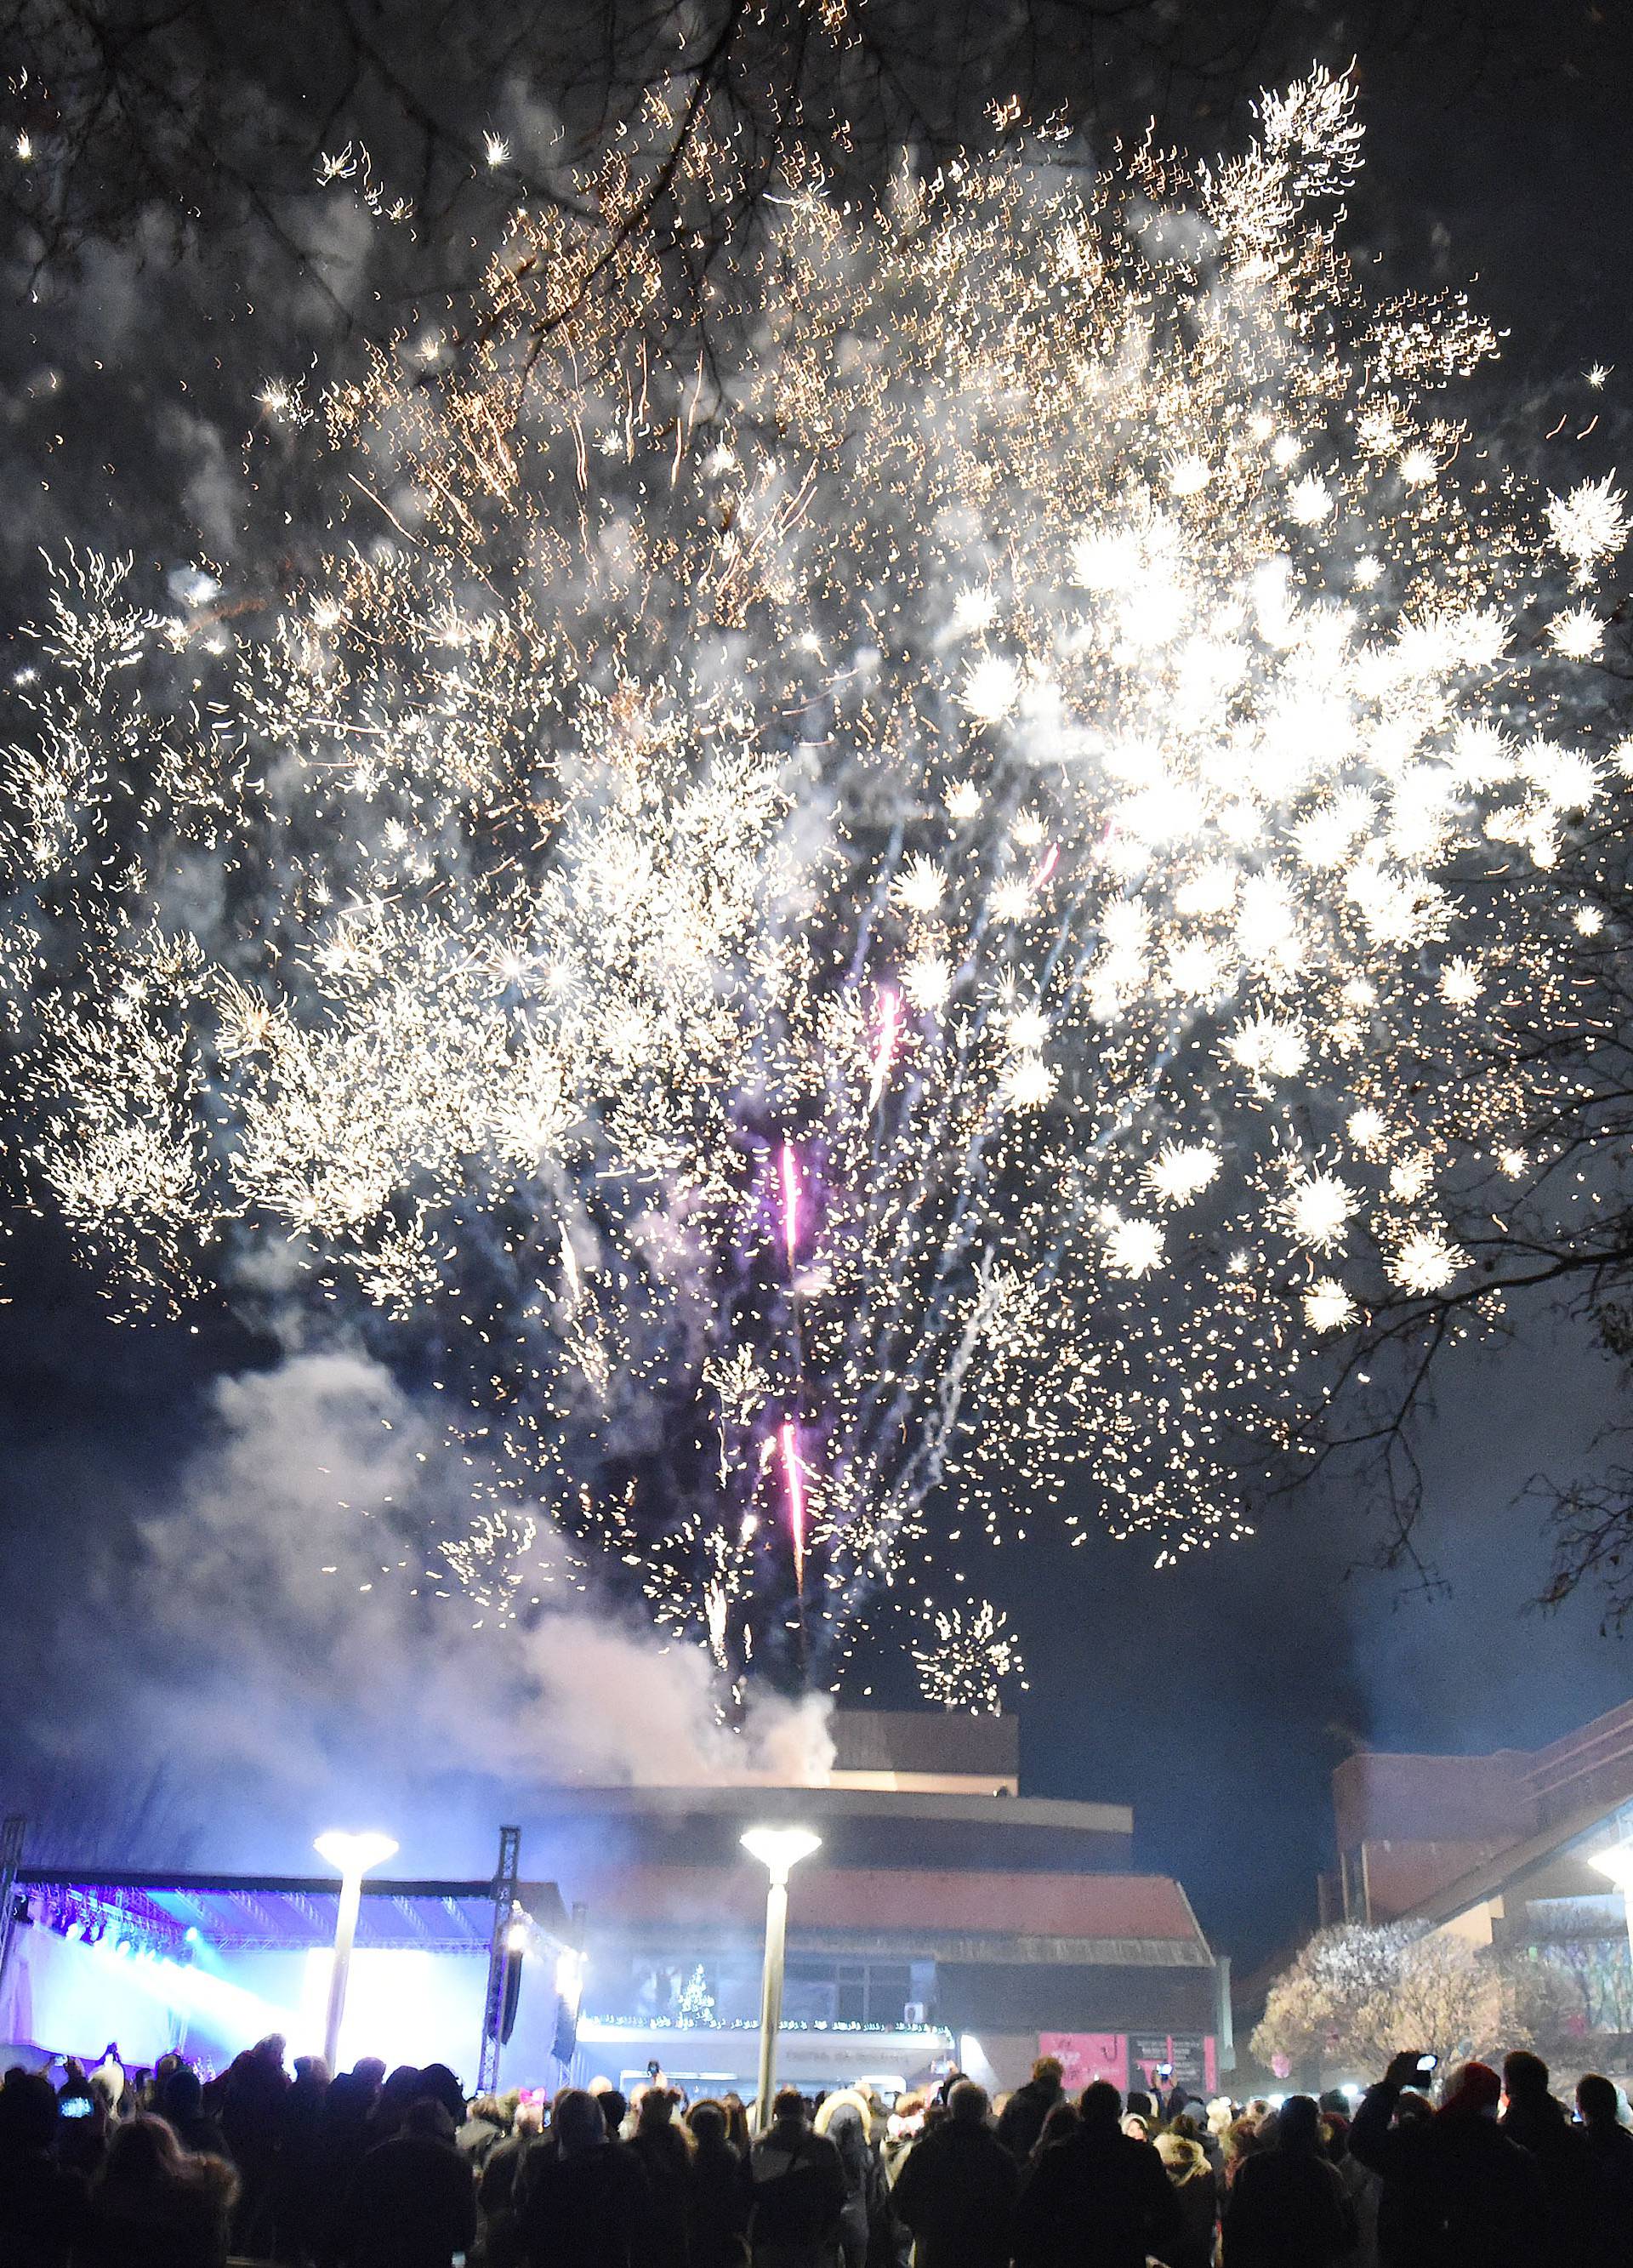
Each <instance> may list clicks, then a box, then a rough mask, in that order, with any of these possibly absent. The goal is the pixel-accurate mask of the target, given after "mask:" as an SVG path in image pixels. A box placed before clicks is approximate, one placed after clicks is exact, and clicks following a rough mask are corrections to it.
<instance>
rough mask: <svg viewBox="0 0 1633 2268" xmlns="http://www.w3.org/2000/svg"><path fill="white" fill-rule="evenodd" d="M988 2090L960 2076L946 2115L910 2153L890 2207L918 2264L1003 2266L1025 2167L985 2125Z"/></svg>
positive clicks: (919, 2267) (933, 2267) (921, 2267)
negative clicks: (907, 2236) (909, 2235)
mask: <svg viewBox="0 0 1633 2268" xmlns="http://www.w3.org/2000/svg"><path fill="white" fill-rule="evenodd" d="M988 2107H989V2106H988V2102H987V2095H986V2090H985V2089H984V2088H980V2087H977V2086H976V2084H975V2080H972V2079H961V2080H960V2081H959V2082H958V2085H957V2086H956V2087H954V2088H953V2090H952V2091H951V2093H950V2094H949V2095H948V2096H947V2116H946V2117H945V2118H944V2119H943V2120H942V2121H941V2122H940V2124H938V2125H937V2126H934V2127H932V2128H931V2131H930V2132H929V2133H928V2134H926V2135H925V2136H924V2137H923V2140H922V2141H919V2142H917V2143H916V2144H915V2146H914V2147H913V2148H912V2149H911V2150H910V2151H909V2152H908V2157H907V2161H906V2163H905V2164H904V2165H903V2166H902V2169H901V2173H900V2174H899V2175H898V2176H897V2177H896V2185H895V2188H894V2190H893V2191H892V2192H891V2199H890V2201H891V2205H892V2206H893V2208H894V2211H895V2213H896V2216H897V2218H898V2219H899V2220H902V2221H904V2222H905V2223H906V2224H907V2226H908V2228H910V2229H911V2230H912V2232H913V2236H914V2240H915V2249H914V2259H915V2262H916V2268H1004V2263H1005V2262H1006V2261H1007V2260H1008V2258H1009V2255H1010V2233H1011V2226H1012V2224H1013V2220H1014V2216H1015V2193H1016V2191H1017V2190H1018V2189H1019V2186H1020V2169H1019V2166H1018V2165H1017V2164H1016V2163H1015V2161H1014V2159H1013V2158H1012V2157H1011V2155H1010V2153H1009V2151H1008V2150H1007V2149H1006V2148H1005V2147H1004V2144H1003V2143H1002V2142H1001V2141H1000V2140H999V2139H998V2138H997V2135H996V2134H995V2133H994V2132H992V2130H991V2128H990V2127H989V2125H988V2124H987V2110H988Z"/></svg>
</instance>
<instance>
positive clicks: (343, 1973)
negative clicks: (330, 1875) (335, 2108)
mask: <svg viewBox="0 0 1633 2268" xmlns="http://www.w3.org/2000/svg"><path fill="white" fill-rule="evenodd" d="M312 1847H313V1850H314V1851H315V1852H317V1854H318V1856H319V1858H320V1859H327V1861H328V1863H329V1865H330V1866H331V1867H336V1868H337V1869H338V1870H339V1874H340V1904H339V1906H338V1907H337V1908H336V1910H335V1958H334V1962H333V1964H332V1965H331V1967H330V1970H329V2005H328V2012H327V2014H326V2015H325V2017H324V2020H323V2060H324V2062H325V2063H326V2064H327V2066H328V2067H329V2076H330V2078H331V2079H332V2078H333V2077H334V2076H335V2070H336V2068H337V2066H338V2065H339V2063H340V2023H341V2018H342V2016H343V2015H344V2014H345V2013H346V1977H347V1972H348V1971H349V1969H350V1967H351V1946H352V1940H353V1939H354V1938H355V1937H356V1936H357V1908H358V1906H359V1905H360V1904H362V1901H363V1878H364V1875H365V1874H367V1873H368V1871H369V1869H370V1867H383V1866H384V1865H385V1863H386V1859H394V1858H395V1857H396V1855H397V1845H396V1844H395V1843H394V1841H393V1840H392V1838H391V1837H390V1836H389V1835H342V1834H341V1833H340V1832H339V1831H338V1830H331V1831H330V1832H329V1833H328V1834H327V1835H320V1836H319V1837H318V1839H317V1841H316V1842H315V1843H314V1844H313V1846H312Z"/></svg>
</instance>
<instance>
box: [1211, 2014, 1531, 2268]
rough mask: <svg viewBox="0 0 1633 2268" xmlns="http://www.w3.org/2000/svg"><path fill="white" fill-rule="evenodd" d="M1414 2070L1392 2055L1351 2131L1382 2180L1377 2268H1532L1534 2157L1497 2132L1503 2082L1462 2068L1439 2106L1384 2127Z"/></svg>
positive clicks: (1488, 2072)
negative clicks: (1424, 2114)
mask: <svg viewBox="0 0 1633 2268" xmlns="http://www.w3.org/2000/svg"><path fill="white" fill-rule="evenodd" d="M1415 2071H1416V2057H1415V2056H1414V2055H1413V2053H1412V2052H1411V2051H1407V2052H1406V2053H1405V2054H1402V2055H1398V2056H1396V2058H1394V2062H1393V2063H1392V2064H1391V2065H1390V2066H1389V2068H1388V2070H1387V2073H1385V2074H1384V2077H1383V2078H1382V2080H1379V2083H1378V2085H1377V2086H1376V2087H1370V2088H1368V2089H1367V2091H1366V2095H1365V2098H1364V2100H1363V2102H1362V2103H1361V2107H1360V2109H1359V2110H1357V2112H1356V2114H1355V2121H1354V2124H1352V2125H1351V2127H1350V2151H1351V2154H1353V2155H1354V2156H1355V2157H1357V2159H1359V2161H1360V2162H1361V2163H1362V2165H1364V2166H1370V2167H1371V2168H1372V2171H1373V2172H1374V2173H1375V2174H1377V2175H1378V2176H1379V2177H1380V2178H1381V2180H1382V2183H1383V2191H1382V2194H1381V2196H1380V2197H1379V2201H1378V2256H1379V2262H1380V2263H1381V2268H1537V2264H1538V2262H1539V2261H1540V2260H1541V2258H1542V2257H1543V2228H1542V2191H1541V2181H1540V2179H1539V2177H1538V2175H1537V2169H1536V2165H1535V2162H1534V2160H1533V2159H1532V2158H1531V2157H1530V2156H1529V2155H1528V2154H1527V2153H1526V2151H1524V2150H1522V2149H1521V2148H1520V2147H1519V2144H1518V2143H1517V2142H1511V2141H1510V2140H1509V2139H1508V2137H1507V2136H1506V2135H1505V2134H1501V2133H1499V2132H1497V2104H1498V2102H1500V2101H1501V2099H1502V2092H1503V2083H1502V2081H1501V2080H1499V2079H1498V2077H1497V2073H1495V2072H1494V2071H1493V2070H1492V2069H1491V2068H1490V2065H1488V2064H1483V2063H1467V2064H1463V2065H1461V2066H1459V2067H1458V2068H1457V2069H1456V2070H1454V2071H1453V2072H1452V2073H1449V2074H1448V2076H1447V2080H1446V2094H1445V2101H1444V2102H1442V2104H1441V2106H1440V2108H1439V2110H1437V2111H1435V2112H1434V2113H1433V2114H1432V2115H1431V2116H1428V2117H1424V2116H1421V2115H1418V2114H1417V2113H1416V2112H1415V2113H1414V2114H1413V2115H1412V2117H1411V2118H1410V2120H1409V2122H1406V2123H1401V2124H1391V2121H1392V2120H1393V2119H1394V2115H1395V2110H1396V2106H1397V2104H1398V2103H1401V2102H1402V2091H1403V2089H1404V2088H1405V2086H1406V2082H1407V2080H1409V2078H1410V2077H1411V2076H1412V2075H1413V2073H1414V2072H1415ZM1246 2171H1247V2169H1246V2168H1244V2169H1243V2175H1242V2176H1239V2177H1238V2178H1239V2179H1241V2178H1243V2177H1245V2175H1246Z"/></svg>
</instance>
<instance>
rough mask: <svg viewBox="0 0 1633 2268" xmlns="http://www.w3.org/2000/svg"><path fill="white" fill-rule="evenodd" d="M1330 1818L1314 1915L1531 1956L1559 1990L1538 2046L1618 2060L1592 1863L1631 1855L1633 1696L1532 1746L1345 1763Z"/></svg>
mask: <svg viewBox="0 0 1633 2268" xmlns="http://www.w3.org/2000/svg"><path fill="white" fill-rule="evenodd" d="M1333 1815H1334V1826H1335V1837H1336V1843H1337V1851H1338V1867H1337V1870H1336V1872H1335V1874H1331V1875H1328V1876H1325V1877H1323V1880H1322V1884H1321V1918H1322V1919H1323V1921H1354V1922H1365V1923H1371V1924H1381V1923H1386V1922H1400V1923H1404V1924H1407V1925H1409V1926H1410V1925H1416V1926H1421V1927H1422V1928H1423V1930H1424V1931H1425V1932H1431V1933H1432V1932H1435V1931H1445V1932H1446V1933H1448V1934H1451V1935H1455V1936H1457V1937H1459V1938H1460V1939H1462V1940H1464V1941H1465V1942H1467V1943H1468V1944H1470V1945H1473V1946H1474V1947H1475V1948H1487V1947H1490V1948H1497V1949H1499V1950H1501V1949H1507V1950H1512V1951H1516V1952H1519V1953H1523V1954H1526V1955H1530V1956H1533V1957H1534V1958H1535V1959H1536V1960H1537V1961H1539V1962H1542V1963H1544V1964H1546V1965H1547V1966H1548V1968H1549V1969H1551V1970H1555V1971H1556V1972H1557V1977H1558V1978H1559V1980H1561V1982H1562V1984H1563V1995H1562V1998H1561V2005H1562V2007H1563V2011H1564V2013H1563V2016H1562V2018H1561V2019H1560V2023H1561V2027H1562V2029H1561V2032H1560V2036H1559V2037H1558V2038H1557V2039H1556V2040H1554V2041H1552V2042H1551V2043H1548V2044H1551V2045H1552V2046H1553V2047H1554V2048H1555V2050H1556V2051H1558V2052H1572V2051H1574V2052H1575V2053H1576V2054H1577V2055H1578V2060H1579V2061H1580V2060H1585V2058H1588V2057H1589V2056H1590V2055H1591V2056H1593V2057H1596V2058H1599V2059H1600V2061H1601V2063H1602V2064H1604V2065H1605V2066H1608V2067H1609V2068H1612V2069H1614V2070H1616V2071H1618V2072H1622V2071H1625V2070H1627V2069H1628V2068H1629V2064H1633V1961H1630V1959H1629V1915H1628V1901H1627V1897H1626V1896H1625V1894H1624V1893H1623V1891H1622V1889H1618V1888H1617V1887H1616V1886H1615V1883H1614V1882H1613V1881H1611V1880H1609V1879H1608V1878H1607V1874H1606V1873H1605V1872H1604V1871H1603V1869H1602V1868H1601V1867H1600V1866H1599V1865H1597V1864H1596V1863H1595V1861H1596V1859H1600V1858H1602V1857H1604V1856H1605V1855H1606V1854H1607V1853H1609V1852H1618V1851H1620V1849H1621V1848H1622V1846H1624V1845H1633V1702H1629V1703H1626V1704H1624V1705H1622V1707H1621V1708H1619V1709H1614V1710H1611V1711H1609V1712H1607V1714H1606V1715H1604V1716H1602V1717H1598V1718H1595V1719H1594V1720H1593V1723H1592V1724H1589V1725H1584V1726H1582V1727H1580V1728H1579V1729H1578V1730H1577V1731H1575V1732H1572V1733H1570V1734H1566V1735H1565V1736H1564V1737H1563V1739H1561V1740H1558V1741H1555V1742H1550V1743H1549V1744H1548V1747H1546V1748H1542V1749H1499V1750H1497V1751H1496V1752H1495V1753H1494V1754H1492V1755H1489V1756H1395V1755H1387V1754H1362V1755H1357V1756H1350V1757H1349V1758H1348V1759H1346V1761H1345V1762H1344V1763H1343V1764H1340V1766H1339V1767H1338V1769H1337V1771H1335V1773H1334V1775H1333ZM1248 2013H1249V2012H1248V2010H1247V2006H1246V2003H1244V2007H1243V2008H1242V2009H1240V2010H1239V2016H1241V2017H1244V2018H1245V2017H1246V2016H1247V2014H1248Z"/></svg>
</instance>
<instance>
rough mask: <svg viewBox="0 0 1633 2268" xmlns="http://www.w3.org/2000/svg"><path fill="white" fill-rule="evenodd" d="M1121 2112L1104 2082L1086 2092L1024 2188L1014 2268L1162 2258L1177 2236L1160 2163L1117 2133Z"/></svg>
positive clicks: (1121, 2265) (1080, 2267)
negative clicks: (1072, 2123)
mask: <svg viewBox="0 0 1633 2268" xmlns="http://www.w3.org/2000/svg"><path fill="white" fill-rule="evenodd" d="M1121 2117H1122V2096H1121V2095H1119V2094H1118V2092H1117V2090H1116V2088H1114V2087H1113V2086H1112V2084H1111V2082H1110V2081H1109V2080H1104V2079H1098V2080H1095V2082H1094V2084H1093V2085H1092V2087H1085V2089H1084V2090H1083V2095H1082V2097H1081V2099H1080V2100H1079V2102H1078V2130H1077V2132H1076V2133H1075V2134H1070V2135H1069V2136H1068V2137H1067V2139H1065V2141H1063V2142H1055V2143H1051V2145H1050V2146H1049V2147H1048V2149H1047V2150H1045V2151H1043V2152H1042V2153H1041V2154H1040V2156H1039V2157H1038V2160H1037V2161H1036V2163H1035V2164H1034V2165H1033V2168H1032V2170H1031V2172H1030V2173H1029V2174H1028V2175H1027V2176H1026V2180H1025V2181H1024V2182H1023V2183H1022V2184H1021V2191H1020V2198H1019V2202H1018V2204H1017V2205H1016V2208H1015V2237H1014V2259H1015V2264H1016V2268H1145V2261H1146V2258H1147V2257H1148V2255H1150V2254H1151V2253H1155V2254H1156V2255H1157V2256H1158V2257H1159V2259H1160V2258H1162V2257H1164V2255H1165V2253H1166V2250H1167V2249H1168V2248H1169V2247H1170V2246H1171V2245H1172V2244H1173V2242H1174V2241H1175V2240H1176V2239H1177V2238H1178V2236H1179V2235H1180V2233H1181V2221H1180V2209H1179V2206H1178V2205H1177V2203H1176V2202H1175V2199H1174V2195H1173V2188H1172V2186H1171V2185H1170V2183H1169V2180H1168V2176H1167V2175H1166V2173H1165V2172H1164V2171H1163V2167H1162V2160H1161V2159H1160V2158H1159V2156H1158V2155H1157V2153H1156V2151H1155V2150H1154V2149H1152V2147H1151V2144H1150V2143H1149V2142H1136V2141H1134V2140H1132V2139H1130V2138H1129V2136H1128V2135H1126V2134H1125V2133H1124V2132H1122V2127H1121V2125H1120V2124H1119V2121H1120V2119H1121ZM921 2147H922V2145H921ZM909 2162H910V2161H909Z"/></svg>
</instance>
